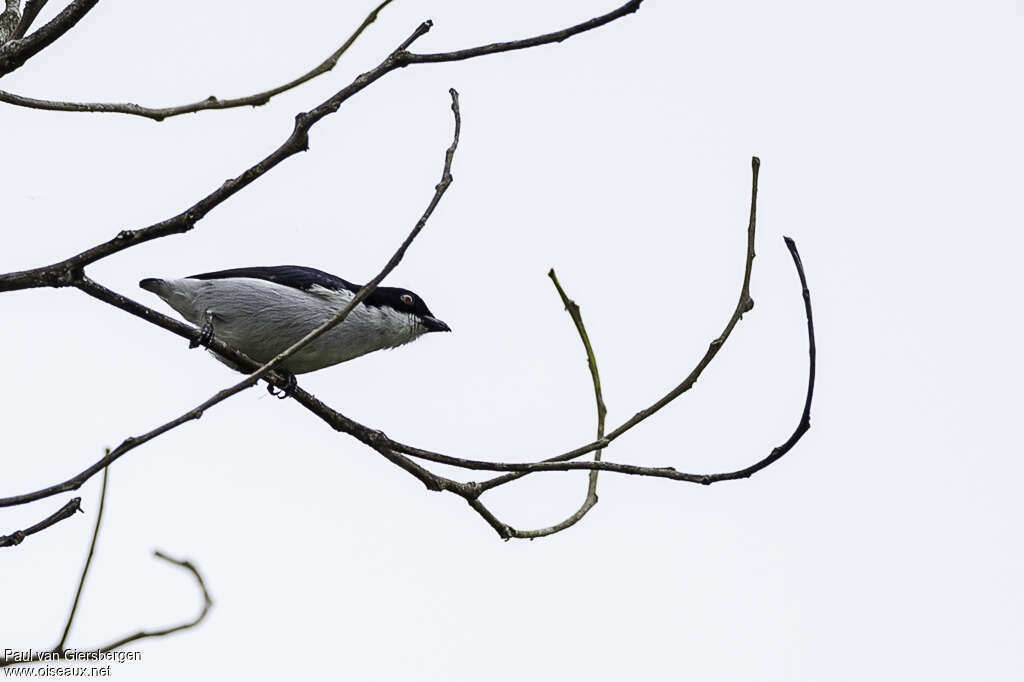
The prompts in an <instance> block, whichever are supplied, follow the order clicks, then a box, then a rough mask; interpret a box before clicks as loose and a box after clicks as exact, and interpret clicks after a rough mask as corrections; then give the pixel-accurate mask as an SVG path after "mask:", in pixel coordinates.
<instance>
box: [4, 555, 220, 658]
mask: <svg viewBox="0 0 1024 682" xmlns="http://www.w3.org/2000/svg"><path fill="white" fill-rule="evenodd" d="M153 556H155V557H156V558H158V559H162V560H164V561H166V562H167V563H170V564H174V565H175V566H180V567H182V568H184V569H185V570H187V571H188V572H189V573H191V574H192V577H193V578H195V581H196V584H197V585H198V586H199V591H200V592H201V593H202V596H203V605H202V607H201V608H200V610H199V613H198V614H197V615H196V617H195V618H192V619H191V620H187V621H185V622H184V623H181V624H179V625H174V626H172V627H168V628H162V629H159V630H139V631H138V632H136V633H134V634H131V635H127V636H125V637H122V638H120V639H117V640H114V641H113V642H110V643H109V644H106V645H104V646H101V647H96V648H95V649H88V650H83V649H78V648H76V649H68V650H64V649H60V650H58V649H54V650H53V651H50V652H48V653H49V654H52V655H56V656H59V657H62V658H68V657H69V656H71V655H73V656H74V657H75V659H76V660H80V659H78V657H79V656H81V654H82V653H83V652H92V653H106V652H109V651H114V650H115V649H120V648H121V647H123V646H125V645H127V644H131V643H132V642H136V641H138V640H140V639H150V638H152V637H164V636H166V635H170V634H173V633H175V632H180V631H182V630H188V629H189V628H194V627H195V626H197V625H199V624H200V623H201V622H203V619H205V618H206V615H207V614H208V613H209V612H210V608H211V607H212V606H213V598H212V597H210V592H209V590H208V589H207V588H206V582H205V581H204V580H203V576H202V574H201V573H200V572H199V569H197V568H196V567H195V564H193V563H192V562H191V561H186V560H184V559H175V558H174V557H171V556H168V555H166V554H164V553H163V552H161V551H160V550H155V551H154V552H153ZM41 660H43V656H42V655H41V654H40V653H33V654H32V656H31V657H28V658H27V659H21V658H16V657H8V656H6V655H5V657H4V658H2V659H0V668H6V667H8V666H12V665H24V664H28V663H37V662H39V661H41ZM47 660H49V659H47Z"/></svg>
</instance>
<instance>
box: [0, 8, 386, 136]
mask: <svg viewBox="0 0 1024 682" xmlns="http://www.w3.org/2000/svg"><path fill="white" fill-rule="evenodd" d="M8 1H15V0H8ZM30 1H31V0H30ZM392 2H393V0H384V2H382V3H380V4H379V5H377V6H376V7H375V8H374V9H373V10H372V11H371V12H370V13H369V14H368V15H367V16H366V18H365V19H363V23H361V24H360V25H359V27H358V28H356V30H355V31H354V32H353V33H352V35H351V36H349V38H348V40H346V41H345V42H344V43H342V45H341V47H339V48H338V49H337V50H335V51H334V52H332V53H331V55H330V56H329V57H327V59H325V60H324V61H322V62H320V63H319V64H318V65H317V66H315V67H313V68H312V69H310V70H309V71H307V72H306V73H304V74H302V75H301V76H299V77H298V78H295V79H293V80H290V81H288V82H287V83H284V84H283V85H278V86H277V87H274V88H270V89H269V90H264V91H262V92H257V93H254V94H252V95H247V96H245V97H236V98H232V99H220V98H218V97H216V96H214V95H210V96H209V97H207V98H205V99H201V100H199V101H197V102H192V103H190V104H181V105H178V106H171V107H147V106H142V105H139V104H132V103H130V102H124V103H119V102H61V101H56V100H46V99H36V98H33V97H24V96H22V95H16V94H14V93H12V92H6V91H4V90H0V102H6V103H8V104H14V105H17V106H21V107H28V108H30V109H43V110H46V111H75V112H89V113H113V114H131V115H134V116H142V117H143V118H149V119H152V120H154V121H163V120H164V119H167V118H171V117H172V116H180V115H182V114H194V113H196V112H199V111H205V110H208V109H234V108H238V107H249V106H251V107H258V106H262V105H264V104H266V103H267V102H269V101H270V100H271V98H273V97H276V96H277V95H280V94H281V93H283V92H287V91H288V90H292V89H293V88H297V87H298V86H300V85H302V84H303V83H306V82H308V81H311V80H313V79H314V78H316V77H317V76H320V75H323V74H325V73H327V72H329V71H330V70H332V69H333V68H334V67H335V66H337V64H338V59H340V58H341V55H343V54H345V52H347V51H348V49H349V48H350V47H351V46H352V44H353V43H354V42H355V41H356V39H357V38H359V36H360V35H362V33H363V31H365V30H366V29H367V27H369V25H370V24H372V23H373V22H375V21H376V20H377V15H379V14H380V11H381V10H382V9H384V8H385V7H387V6H388V5H390V4H391V3H392ZM25 9H26V13H27V12H28V5H26V7H25ZM0 42H2V41H0Z"/></svg>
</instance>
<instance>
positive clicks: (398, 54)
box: [0, 0, 641, 292]
mask: <svg viewBox="0 0 1024 682" xmlns="http://www.w3.org/2000/svg"><path fill="white" fill-rule="evenodd" d="M80 1H81V0H76V2H80ZM91 1H92V2H93V3H95V2H96V1H97V0H91ZM640 1H641V0H631V2H627V3H626V4H625V5H623V6H622V7H620V8H619V9H617V10H615V11H613V12H611V13H609V14H606V15H604V16H602V17H598V18H597V19H592V20H591V21H589V22H585V23H584V24H580V25H577V26H574V27H571V28H568V29H565V30H564V31H559V32H557V33H549V34H546V35H545V36H539V37H537V38H528V39H526V40H521V41H515V42H511V43H499V44H498V47H500V48H501V49H497V48H496V46H494V45H484V46H482V47H478V48H472V49H470V50H463V51H461V52H458V53H449V54H451V55H458V57H457V58H458V59H468V58H470V56H482V55H485V54H493V53H494V52H504V51H508V50H518V49H524V48H527V47H532V46H533V45H535V44H538V45H539V44H543V43H545V42H558V41H561V40H565V39H566V38H568V37H570V36H573V35H576V34H578V33H581V32H583V31H586V30H590V29H592V28H596V27H598V26H603V25H604V24H606V23H608V22H610V21H612V20H614V19H617V18H619V17H621V16H624V15H626V14H629V13H632V12H635V11H636V9H637V7H638V6H639V4H640ZM55 21H56V20H55ZM51 23H52V22H51ZM48 25H49V24H48ZM431 26H432V24H431V22H429V21H427V22H424V23H422V24H420V25H419V27H417V28H416V30H415V31H413V33H412V35H410V36H409V38H407V39H406V40H405V41H403V42H402V44H401V45H399V47H398V48H397V49H396V50H395V51H393V52H392V53H391V54H390V55H388V56H387V58H385V59H384V61H382V62H381V63H380V64H378V65H377V66H376V67H374V68H373V69H371V70H369V71H367V72H366V73H363V74H361V75H360V76H357V77H356V79H355V80H354V81H352V82H351V83H350V84H349V85H347V86H346V87H344V88H342V89H341V90H339V91H338V92H337V93H335V94H334V95H333V96H332V97H331V98H330V99H328V100H326V101H325V102H323V103H321V104H320V105H319V106H317V107H315V108H313V109H311V110H310V111H308V112H305V113H300V114H298V115H297V116H296V117H295V127H294V129H293V130H292V134H291V135H289V137H288V139H287V140H285V142H284V143H283V144H282V145H281V146H280V147H278V148H277V149H275V150H274V151H273V152H271V153H270V154H269V155H268V156H266V157H265V158H264V159H263V160H262V161H260V162H258V163H257V164H255V165H253V166H251V167H250V168H249V169H248V170H246V171H245V172H243V173H242V174H241V175H239V176H237V177H234V178H232V179H230V180H228V181H226V182H224V183H223V184H222V185H221V186H220V187H218V188H217V189H216V190H214V191H213V192H211V193H210V194H208V195H207V196H205V197H203V198H202V199H200V200H199V201H198V202H196V203H195V204H193V205H192V206H190V207H189V208H187V209H185V210H184V211H182V212H181V213H179V214H178V215H176V216H173V217H171V218H168V219H166V220H162V221H160V222H158V223H154V224H152V225H149V226H148V227H144V228H141V229H137V230H122V231H121V232H119V233H118V234H117V235H116V236H115V237H114V238H113V239H110V240H109V241H106V242H103V243H101V244H98V245H96V246H94V247H92V248H90V249H87V250H85V251H83V252H81V253H79V254H77V255H75V256H72V257H70V258H67V259H65V260H63V261H60V262H59V263H54V264H52V265H46V266H43V267H39V268H33V269H31V270H23V271H20V272H12V273H7V274H4V275H0V292H3V291H14V290H18V289H30V288H36V287H64V286H73V285H76V284H77V283H78V282H80V281H81V279H82V278H83V276H84V275H83V269H84V268H85V267H86V266H88V265H90V264H92V263H95V262H96V261H98V260H100V259H102V258H106V257H107V256H111V255H113V254H115V253H119V252H121V251H124V250H125V249H128V248H131V247H133V246H136V245H138V244H142V243H144V242H148V241H151V240H153V239H159V238H161V237H166V236H168V235H172V234H183V233H185V232H188V231H189V230H191V229H192V228H193V227H195V224H196V223H197V222H198V221H199V220H201V219H202V218H203V217H205V216H206V215H207V214H208V213H209V212H210V211H212V210H213V209H214V208H216V207H217V206H219V205H220V204H221V203H223V202H224V201H225V200H227V199H228V198H230V197H232V196H233V195H234V194H236V193H237V192H239V191H240V190H241V189H243V188H245V187H247V186H248V185H250V184H252V182H253V181H255V180H256V179H257V178H259V177H261V176H262V175H263V174H265V173H266V172H267V171H269V170H270V169H271V168H274V167H275V166H277V165H278V164H279V163H281V162H282V161H284V160H285V159H287V158H289V157H291V156H293V155H295V154H297V153H299V152H300V151H305V150H307V149H308V148H309V135H308V133H309V130H310V128H312V126H313V125H314V124H315V123H317V122H318V121H320V120H321V119H322V118H324V117H325V116H328V115H330V114H332V113H334V112H336V111H337V110H338V108H339V107H340V106H341V105H342V103H344V102H345V101H347V100H348V99H349V98H351V97H352V96H353V95H355V94H357V93H359V92H361V91H362V90H363V89H365V88H366V87H367V86H369V85H370V84H372V83H374V82H376V81H377V80H379V79H380V78H381V77H383V76H384V75H386V74H388V73H390V72H391V71H394V70H395V69H400V68H402V67H405V66H408V65H409V64H412V63H416V62H415V60H414V59H413V57H414V56H413V55H412V54H411V53H409V52H407V51H406V50H407V48H408V47H409V46H410V45H411V44H412V43H413V42H414V41H415V40H417V39H418V38H420V37H421V36H423V35H424V34H426V33H427V32H428V31H429V30H430V27H431ZM44 28H45V27H44ZM42 30H43V29H40V31H37V33H39V32H41V31H42ZM34 35H36V34H33V36H34ZM29 39H30V38H29ZM26 40H28V39H26ZM537 41H540V42H537ZM470 53H472V54H470ZM453 58H455V57H453ZM421 61H424V60H421ZM425 61H439V60H425Z"/></svg>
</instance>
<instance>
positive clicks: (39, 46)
mask: <svg viewBox="0 0 1024 682" xmlns="http://www.w3.org/2000/svg"><path fill="white" fill-rule="evenodd" d="M97 2H99V0H74V1H73V2H72V3H71V4H70V5H68V6H67V7H65V8H64V9H63V11H61V13H60V14H58V15H57V16H55V17H54V18H53V19H51V20H50V21H49V22H47V23H46V24H44V25H43V27H42V28H40V29H39V30H38V31H36V32H35V33H33V34H32V35H30V36H28V37H26V38H18V39H16V40H11V41H9V42H8V43H7V44H6V45H4V46H3V47H0V76H5V75H7V74H9V73H10V72H11V71H14V70H15V69H18V68H20V67H21V66H22V65H23V64H24V63H25V62H27V61H28V60H29V59H31V58H32V57H34V56H35V55H37V54H38V53H39V52H41V51H42V50H44V49H46V48H47V47H49V46H50V45H51V44H52V43H53V42H54V41H55V40H57V39H58V38H60V37H61V36H62V35H64V34H65V33H67V32H68V31H69V30H70V29H71V27H72V26H74V25H75V24H77V23H78V22H79V21H80V20H81V19H82V17H84V16H85V15H86V14H88V12H89V10H91V9H92V8H93V7H95V6H96V3H97ZM26 9H27V8H26Z"/></svg>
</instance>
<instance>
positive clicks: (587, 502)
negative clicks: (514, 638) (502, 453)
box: [471, 268, 608, 539]
mask: <svg viewBox="0 0 1024 682" xmlns="http://www.w3.org/2000/svg"><path fill="white" fill-rule="evenodd" d="M548 277H550V278H551V282H552V283H553V284H554V285H555V289H556V290H557V291H558V296H559V298H561V299H562V304H563V305H564V306H565V309H566V311H568V313H569V317H571V318H572V321H573V324H574V325H575V326H576V331H577V332H578V333H579V335H580V341H582V342H583V348H584V350H585V351H586V353H587V367H588V368H589V369H590V379H591V381H592V382H593V384H594V402H595V404H596V407H597V439H598V440H601V439H602V438H604V418H605V414H606V413H607V412H608V410H607V408H605V405H604V396H603V395H602V394H601V375H600V374H599V373H598V371H597V357H596V356H595V355H594V348H593V346H591V345H590V336H589V335H588V334H587V328H586V326H585V325H584V324H583V316H582V315H581V314H580V307H579V305H577V303H576V301H574V300H572V299H571V298H569V297H568V296H567V295H566V293H565V290H564V289H562V284H561V283H560V282H559V281H558V276H557V275H556V274H555V269H554V268H552V269H551V270H549V271H548ZM594 461H595V462H599V461H601V451H600V450H598V451H596V452H595V453H594ZM597 476H598V471H597V470H592V471H591V472H590V475H589V476H587V494H586V497H584V498H583V504H581V505H580V508H579V509H577V510H576V511H575V512H573V513H572V514H570V515H569V516H568V517H567V518H565V519H563V520H562V521H560V522H559V523H556V524H555V525H553V526H548V527H547V528H539V529H537V530H517V529H515V528H512V527H510V526H506V527H505V528H506V530H507V532H508V534H509V536H510V537H515V538H528V539H533V538H541V537H544V536H547V535H554V534H555V533H558V532H561V531H563V530H565V529H566V528H569V527H570V526H574V525H576V523H577V522H579V520H580V519H582V518H583V517H584V516H586V515H587V513H588V512H589V511H590V510H591V509H593V508H594V506H595V505H596V504H597ZM473 502H474V503H475V504H471V506H472V507H473V508H474V509H476V511H477V512H478V513H480V514H482V515H483V513H484V510H485V509H486V508H485V507H483V503H481V502H480V501H479V500H478V499H476V500H473ZM484 519H487V516H486V515H484ZM492 525H493V524H492ZM506 539H507V538H506Z"/></svg>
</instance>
